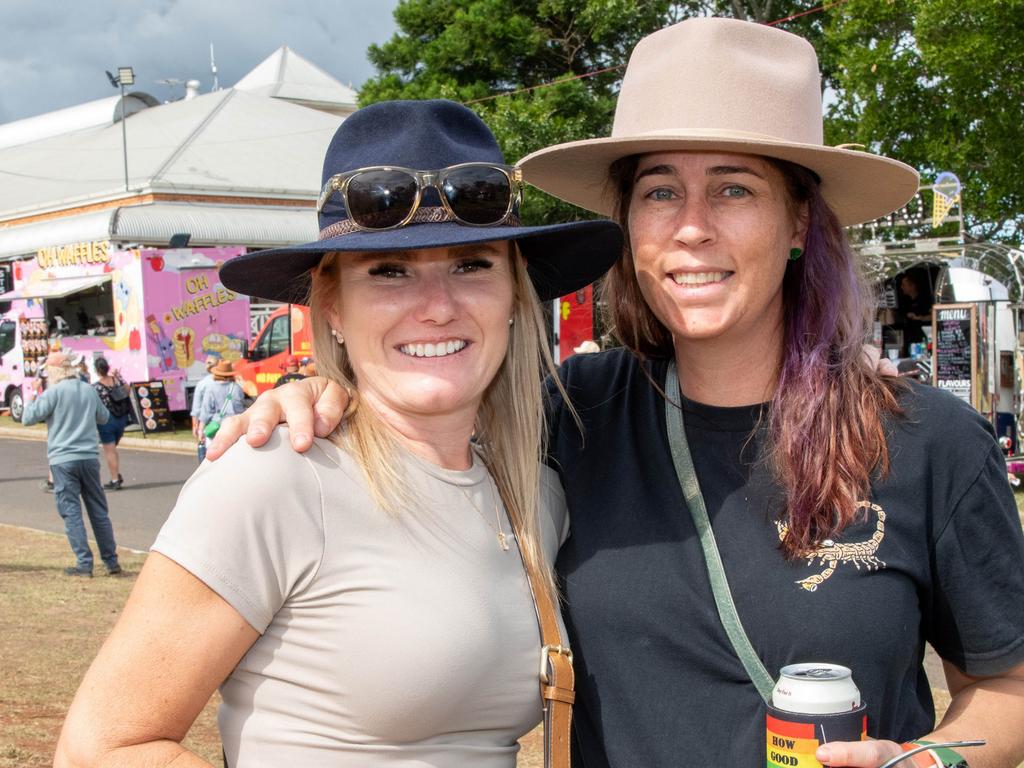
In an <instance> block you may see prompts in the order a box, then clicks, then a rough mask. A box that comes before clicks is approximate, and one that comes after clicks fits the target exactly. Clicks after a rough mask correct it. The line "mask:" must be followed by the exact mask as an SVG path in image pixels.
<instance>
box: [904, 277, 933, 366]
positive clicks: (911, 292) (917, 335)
mask: <svg viewBox="0 0 1024 768" xmlns="http://www.w3.org/2000/svg"><path fill="white" fill-rule="evenodd" d="M900 294H901V298H900V306H901V307H902V313H903V344H904V347H905V348H906V349H909V348H910V345H911V344H917V343H919V342H921V341H924V331H923V330H922V328H924V327H925V326H926V325H931V322H932V303H933V302H932V298H931V296H929V295H928V294H927V293H925V292H924V291H922V290H921V287H920V286H919V285H918V283H917V280H916V279H915V278H914V276H913V275H911V274H905V275H903V277H901V278H900Z"/></svg>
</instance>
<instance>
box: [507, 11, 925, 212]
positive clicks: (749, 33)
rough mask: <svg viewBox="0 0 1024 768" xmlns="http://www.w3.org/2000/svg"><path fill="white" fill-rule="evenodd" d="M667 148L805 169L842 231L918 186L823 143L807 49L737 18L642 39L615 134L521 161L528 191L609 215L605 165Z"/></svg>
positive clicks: (813, 64) (687, 24) (875, 160)
mask: <svg viewBox="0 0 1024 768" xmlns="http://www.w3.org/2000/svg"><path fill="white" fill-rule="evenodd" d="M670 150H698V151H704V152H715V151H717V152H737V153H743V154H752V155H765V156H768V157H774V158H778V159H780V160H788V161H790V162H793V163H797V164H799V165H802V166H804V167H805V168H809V169H811V170H812V171H814V172H815V173H817V174H818V176H819V178H820V179H821V191H822V194H823V195H824V197H825V200H826V201H827V202H828V204H829V206H830V207H831V208H832V210H833V211H835V213H836V215H837V216H838V217H839V221H840V222H841V223H842V224H844V225H850V224H857V223H860V222H864V221H871V220H872V219H877V218H879V217H880V216H884V215H885V214H887V213H890V212H891V211H894V210H896V209H897V208H899V207H900V206H902V205H903V204H904V203H906V202H907V201H908V200H909V199H910V198H911V197H913V196H914V193H916V192H917V186H918V174H917V171H915V170H914V169H913V168H911V167H910V166H908V165H904V164H903V163H901V162H898V161H896V160H892V159H890V158H888V157H881V156H880V155H874V154H871V153H870V152H864V151H857V150H852V149H843V148H840V147H828V146H825V144H824V137H823V128H822V117H821V75H820V74H819V72H818V57H817V56H816V55H815V53H814V48H813V47H812V46H811V44H810V43H808V42H807V41H806V40H804V39H803V38H802V37H798V36H797V35H793V34H790V33H789V32H784V31H782V30H780V29H775V28H773V27H768V26H764V25H762V24H754V23H751V22H746V21H737V20H735V19H716V18H700V19H688V20H687V21H683V22H680V23H679V24H674V25H672V26H671V27H666V28H665V29H662V30H660V31H658V32H655V33H653V34H651V35H648V36H647V37H645V38H644V39H643V40H641V41H640V42H639V43H638V44H637V46H636V48H634V49H633V53H632V55H631V56H630V59H629V65H628V66H627V68H626V74H625V77H624V78H623V81H622V90H621V92H620V93H619V100H618V104H617V106H616V109H615V122H614V124H613V125H612V135H611V137H610V138H607V139H589V140H587V141H574V142H569V143H567V144H558V145H555V146H553V147H548V148H547V149H542V150H539V151H537V152H534V153H533V154H530V155H527V156H526V157H525V158H523V159H522V160H521V161H520V162H519V164H520V165H521V166H522V169H523V177H524V179H525V180H526V181H528V182H529V183H530V184H533V185H534V186H536V187H538V188H540V189H542V190H544V191H545V192H548V193H550V194H552V195H555V196H556V197H560V198H562V199H563V200H567V201H569V202H570V203H574V204H575V205H578V206H580V207H582V208H587V209H589V210H591V211H597V212H598V213H602V214H605V215H612V214H613V213H614V205H615V200H614V195H613V193H612V191H611V189H610V188H609V187H608V186H607V178H608V168H609V166H610V165H611V164H612V163H613V162H614V161H616V160H618V159H620V158H623V157H627V156H629V155H635V154H641V153H647V152H664V151H670Z"/></svg>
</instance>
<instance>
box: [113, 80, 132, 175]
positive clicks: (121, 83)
mask: <svg viewBox="0 0 1024 768" xmlns="http://www.w3.org/2000/svg"><path fill="white" fill-rule="evenodd" d="M107 79H108V80H110V84H111V85H112V86H114V87H115V88H120V89H121V147H122V149H123V150H124V191H125V192H127V191H128V129H127V128H126V127H125V122H126V118H127V117H128V115H127V114H126V113H125V108H124V87H125V86H126V85H134V83H135V71H134V70H133V69H132V68H131V67H118V68H117V77H114V76H113V75H112V74H110V72H109V71H108V72H107Z"/></svg>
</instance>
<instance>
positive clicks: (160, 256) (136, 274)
mask: <svg viewBox="0 0 1024 768" xmlns="http://www.w3.org/2000/svg"><path fill="white" fill-rule="evenodd" d="M244 252H245V249H244V248H237V247H236V248H176V249H151V248H144V249H138V248H131V249H117V248H115V247H114V246H113V245H112V244H111V243H110V242H109V241H106V240H99V241H91V242H82V243H74V244H71V245H67V246H61V247H51V248H42V249H40V250H39V251H38V252H37V253H36V255H35V258H34V259H26V260H22V261H17V262H14V263H13V264H12V265H11V284H12V285H13V288H12V289H11V290H9V291H7V292H6V293H3V294H0V396H2V398H3V404H4V405H5V406H6V407H8V408H9V409H10V413H11V417H12V418H13V419H15V420H16V421H20V420H21V413H22V409H23V407H24V404H25V403H26V402H28V401H29V400H30V399H31V398H32V397H33V396H34V393H35V391H36V380H37V377H38V376H39V374H40V373H41V369H42V367H43V361H44V360H45V359H46V355H47V354H48V353H49V352H51V351H56V350H60V351H63V352H71V353H78V354H84V355H85V356H86V358H87V359H89V360H93V359H95V358H97V357H100V356H102V357H105V358H107V360H108V361H109V363H110V367H111V369H116V370H118V371H119V372H120V373H121V376H122V377H123V378H124V379H125V381H127V382H128V383H129V384H137V383H143V382H162V384H160V385H159V387H158V388H159V389H162V390H163V392H164V393H165V395H166V402H167V406H168V408H169V409H170V410H172V411H176V410H185V409H186V408H187V407H188V405H189V394H190V391H191V390H192V388H194V387H195V384H196V383H197V382H198V381H199V379H201V378H202V377H203V376H205V375H206V368H205V365H204V360H205V358H206V357H207V356H210V355H213V356H216V357H218V358H223V359H227V360H232V361H235V360H238V359H240V358H241V357H242V354H243V352H244V351H245V349H246V347H247V343H248V338H249V300H248V299H247V298H246V297H244V296H240V295H238V294H236V293H234V292H232V291H229V290H228V289H227V288H225V287H224V286H223V285H222V284H221V283H220V280H219V279H218V277H217V274H218V267H219V266H220V265H221V264H222V263H224V262H225V261H227V260H228V259H230V258H233V257H235V256H237V255H239V254H241V253H244Z"/></svg>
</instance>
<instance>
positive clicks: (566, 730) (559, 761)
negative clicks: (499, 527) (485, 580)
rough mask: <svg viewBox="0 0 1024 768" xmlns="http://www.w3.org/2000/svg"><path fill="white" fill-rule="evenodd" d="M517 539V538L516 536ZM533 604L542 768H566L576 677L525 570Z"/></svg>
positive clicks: (541, 594)
mask: <svg viewBox="0 0 1024 768" xmlns="http://www.w3.org/2000/svg"><path fill="white" fill-rule="evenodd" d="M517 538H518V537H517ZM526 570H527V573H526V575H527V578H528V579H529V582H530V590H531V591H532V592H533V603H534V605H535V606H536V608H537V619H538V623H539V624H540V637H541V644H542V647H541V651H540V670H539V673H540V674H539V676H540V696H541V704H542V705H543V707H544V766H545V768H569V743H570V730H571V727H572V704H573V701H574V700H575V698H576V690H575V687H576V678H575V674H574V672H573V669H572V651H570V650H569V646H568V645H566V644H564V643H563V642H562V635H561V633H560V632H559V629H558V614H557V612H556V609H555V606H554V605H553V604H552V602H551V598H550V596H549V595H548V593H547V591H546V590H543V589H538V588H537V585H539V584H542V583H543V581H542V580H540V579H538V578H536V577H535V575H534V574H533V573H531V572H530V570H531V569H529V568H527V569H526Z"/></svg>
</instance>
